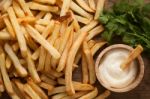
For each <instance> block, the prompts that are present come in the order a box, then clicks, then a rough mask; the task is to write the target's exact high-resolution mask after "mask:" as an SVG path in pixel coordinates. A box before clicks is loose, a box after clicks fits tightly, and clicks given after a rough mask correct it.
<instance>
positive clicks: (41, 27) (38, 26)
mask: <svg viewBox="0 0 150 99" xmlns="http://www.w3.org/2000/svg"><path fill="white" fill-rule="evenodd" d="M34 27H35V29H36V30H37V31H38V32H39V33H41V34H42V33H43V30H45V28H46V27H45V26H43V25H40V24H35V25H34Z"/></svg>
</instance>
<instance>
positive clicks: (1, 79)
mask: <svg viewBox="0 0 150 99" xmlns="http://www.w3.org/2000/svg"><path fill="white" fill-rule="evenodd" d="M4 91H5V87H4V83H3V78H2V72H1V73H0V93H1V92H4Z"/></svg>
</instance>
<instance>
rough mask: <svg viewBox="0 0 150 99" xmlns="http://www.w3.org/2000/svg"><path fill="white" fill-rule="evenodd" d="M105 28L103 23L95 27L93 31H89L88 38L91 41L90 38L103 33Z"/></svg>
mask: <svg viewBox="0 0 150 99" xmlns="http://www.w3.org/2000/svg"><path fill="white" fill-rule="evenodd" d="M103 30H104V27H103V26H102V25H100V26H97V27H95V28H93V29H92V30H91V31H89V35H88V36H87V40H88V41H89V40H90V39H92V38H93V37H95V36H96V35H98V34H100V33H102V31H103Z"/></svg>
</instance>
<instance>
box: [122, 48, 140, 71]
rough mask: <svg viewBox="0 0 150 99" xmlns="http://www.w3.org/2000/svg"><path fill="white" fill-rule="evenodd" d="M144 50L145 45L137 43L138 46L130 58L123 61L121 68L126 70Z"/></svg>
mask: <svg viewBox="0 0 150 99" xmlns="http://www.w3.org/2000/svg"><path fill="white" fill-rule="evenodd" d="M142 51H143V47H142V46H141V45H137V47H136V48H135V49H134V50H133V51H132V52H131V53H130V54H129V56H128V58H127V59H125V60H124V61H123V63H122V64H121V69H123V70H125V69H126V68H128V67H129V66H130V64H131V62H132V61H133V60H134V59H136V58H137V57H138V56H139V55H140V54H141V53H142Z"/></svg>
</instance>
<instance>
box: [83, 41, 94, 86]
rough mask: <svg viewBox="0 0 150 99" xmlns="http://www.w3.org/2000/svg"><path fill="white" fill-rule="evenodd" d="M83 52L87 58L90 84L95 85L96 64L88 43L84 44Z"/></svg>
mask: <svg viewBox="0 0 150 99" xmlns="http://www.w3.org/2000/svg"><path fill="white" fill-rule="evenodd" d="M83 52H84V54H85V57H86V60H87V63H88V70H89V83H90V84H94V83H95V81H96V75H95V64H94V59H93V56H92V53H91V50H90V49H89V47H88V44H87V41H84V42H83Z"/></svg>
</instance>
